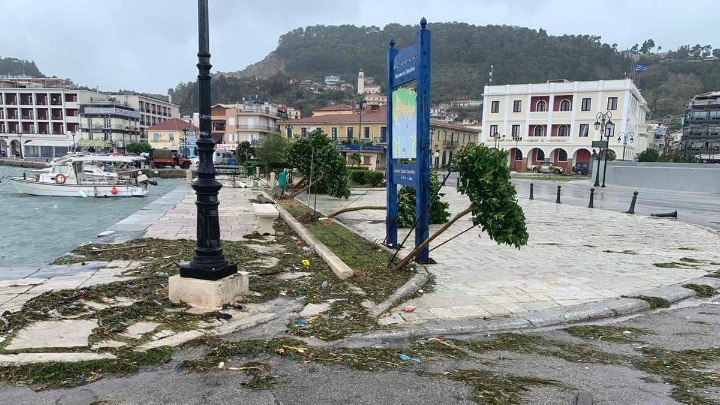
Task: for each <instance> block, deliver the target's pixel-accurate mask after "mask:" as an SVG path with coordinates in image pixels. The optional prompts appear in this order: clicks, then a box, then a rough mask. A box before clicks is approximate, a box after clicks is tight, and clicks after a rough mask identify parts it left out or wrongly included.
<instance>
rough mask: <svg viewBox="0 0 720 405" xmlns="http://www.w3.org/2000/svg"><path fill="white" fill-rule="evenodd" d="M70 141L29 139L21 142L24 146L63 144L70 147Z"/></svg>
mask: <svg viewBox="0 0 720 405" xmlns="http://www.w3.org/2000/svg"><path fill="white" fill-rule="evenodd" d="M72 144H73V143H72V141H61V140H49V139H48V140H45V139H31V140H29V141H26V142H23V145H25V146H64V147H68V148H70V147H72Z"/></svg>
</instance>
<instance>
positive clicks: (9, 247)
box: [0, 166, 185, 267]
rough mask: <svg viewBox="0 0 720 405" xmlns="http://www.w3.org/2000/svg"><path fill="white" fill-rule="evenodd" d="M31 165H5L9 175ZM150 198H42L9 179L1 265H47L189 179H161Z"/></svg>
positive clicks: (0, 214) (0, 204) (2, 209)
mask: <svg viewBox="0 0 720 405" xmlns="http://www.w3.org/2000/svg"><path fill="white" fill-rule="evenodd" d="M23 172H28V175H29V174H30V171H29V169H24V168H16V167H7V166H0V178H2V177H3V176H22V174H23ZM157 181H158V185H157V186H148V191H149V193H148V196H147V197H144V198H139V197H134V198H81V197H78V198H73V197H42V196H32V195H27V194H21V193H19V192H18V191H17V190H16V189H15V187H14V186H13V185H12V183H11V182H10V181H9V180H8V179H7V177H5V179H3V180H2V182H1V183H0V267H3V266H26V265H38V264H46V263H49V262H51V261H53V260H54V259H55V258H57V257H59V256H61V255H63V254H64V253H67V252H69V251H70V250H72V249H74V248H76V247H77V246H80V245H81V244H83V243H85V242H88V241H92V240H93V239H95V237H96V236H97V234H98V233H100V232H102V231H104V230H105V229H107V228H108V227H110V226H111V225H113V224H115V223H117V222H118V221H121V220H122V219H124V218H126V217H127V216H129V215H131V214H132V213H134V212H136V211H138V210H139V209H141V208H142V207H144V206H145V205H147V204H149V203H150V202H152V201H154V200H155V199H157V198H159V197H162V196H163V195H164V194H165V193H167V192H169V191H171V190H174V189H175V188H177V187H178V186H180V185H182V184H183V183H184V182H185V180H184V179H157Z"/></svg>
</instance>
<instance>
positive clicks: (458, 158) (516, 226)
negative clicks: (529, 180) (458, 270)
mask: <svg viewBox="0 0 720 405" xmlns="http://www.w3.org/2000/svg"><path fill="white" fill-rule="evenodd" d="M506 153H507V152H506V151H502V150H496V149H490V148H488V147H486V146H485V145H474V144H467V145H465V146H464V147H463V148H462V149H460V151H459V152H458V153H457V154H456V155H455V159H454V161H453V163H454V164H455V167H456V170H457V172H458V174H459V178H458V191H460V192H461V193H462V194H464V195H466V196H468V198H469V199H470V206H469V207H467V208H466V209H465V210H463V211H462V212H460V213H459V214H457V215H455V216H454V217H453V218H452V219H451V220H450V221H449V222H448V223H446V224H445V225H443V226H442V227H441V228H440V229H439V230H437V231H436V232H434V233H433V234H432V235H430V237H429V238H428V239H427V240H426V241H425V242H423V243H422V244H421V245H419V246H417V247H416V248H415V249H414V250H413V251H412V252H410V254H408V255H407V256H406V257H405V258H404V259H403V260H402V261H400V263H398V265H397V266H396V267H395V269H401V268H403V267H405V266H406V265H407V264H408V263H410V261H411V260H412V259H413V258H414V257H415V255H417V254H418V252H420V250H421V249H422V248H423V247H424V246H426V245H427V244H429V243H430V242H431V241H432V240H433V239H435V238H437V237H438V236H439V235H440V234H442V233H443V232H445V231H446V230H447V229H448V228H450V226H451V225H452V224H453V223H455V221H457V220H458V219H460V218H462V217H463V216H465V215H467V214H469V213H472V221H473V224H474V225H476V226H477V225H480V226H481V229H482V231H484V232H486V233H487V234H488V236H490V239H492V240H494V241H496V242H497V243H498V244H501V243H504V244H506V245H513V246H515V247H516V248H518V249H519V248H520V246H524V245H526V244H527V240H528V233H527V227H526V226H525V214H524V213H523V210H522V208H521V207H520V206H519V205H518V203H517V198H516V197H515V186H513V184H512V183H511V182H510V168H509V166H508V163H507V156H506Z"/></svg>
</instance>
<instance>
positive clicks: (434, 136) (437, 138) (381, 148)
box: [280, 106, 478, 169]
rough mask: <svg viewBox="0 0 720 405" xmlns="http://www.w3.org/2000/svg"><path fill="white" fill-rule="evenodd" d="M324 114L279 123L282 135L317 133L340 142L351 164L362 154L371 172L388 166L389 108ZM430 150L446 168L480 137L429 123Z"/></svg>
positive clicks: (433, 122) (435, 161)
mask: <svg viewBox="0 0 720 405" xmlns="http://www.w3.org/2000/svg"><path fill="white" fill-rule="evenodd" d="M320 110H322V111H321V114H317V112H318V111H314V112H313V113H314V115H313V116H312V117H306V118H300V119H297V120H287V121H281V122H280V129H281V131H282V132H281V134H282V135H283V136H284V137H287V138H296V137H306V136H307V134H309V133H310V132H313V131H315V130H318V129H319V130H322V132H323V134H325V135H326V136H328V137H330V138H331V139H333V140H334V141H336V142H337V149H338V151H340V152H341V153H343V154H344V155H345V156H346V158H347V159H348V162H349V163H352V162H350V156H351V155H352V154H353V153H355V152H357V153H359V154H360V165H362V166H366V167H368V168H370V169H376V168H382V167H384V166H385V156H386V154H385V151H386V150H385V147H386V145H387V107H384V106H382V107H381V106H366V107H365V108H364V109H363V111H362V113H360V111H351V112H347V111H343V113H336V114H322V112H323V111H326V110H327V107H325V108H321V109H320ZM430 137H431V147H432V149H433V154H434V160H433V164H434V165H435V166H445V165H447V164H448V163H449V162H450V161H451V160H452V157H453V154H454V152H455V151H456V150H457V149H458V148H460V147H462V146H464V145H465V144H467V143H477V141H478V133H477V131H476V130H474V129H470V128H465V127H462V126H458V125H451V124H446V123H443V122H438V121H434V120H431V121H430Z"/></svg>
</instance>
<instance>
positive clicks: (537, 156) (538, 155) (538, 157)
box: [535, 127, 545, 162]
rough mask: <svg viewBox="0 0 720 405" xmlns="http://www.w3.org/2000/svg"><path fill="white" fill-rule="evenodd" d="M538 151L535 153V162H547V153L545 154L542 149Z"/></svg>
mask: <svg viewBox="0 0 720 405" xmlns="http://www.w3.org/2000/svg"><path fill="white" fill-rule="evenodd" d="M538 128H542V127H538ZM536 150H537V152H535V160H537V161H539V162H542V161H543V160H545V152H543V150H542V149H536Z"/></svg>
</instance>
